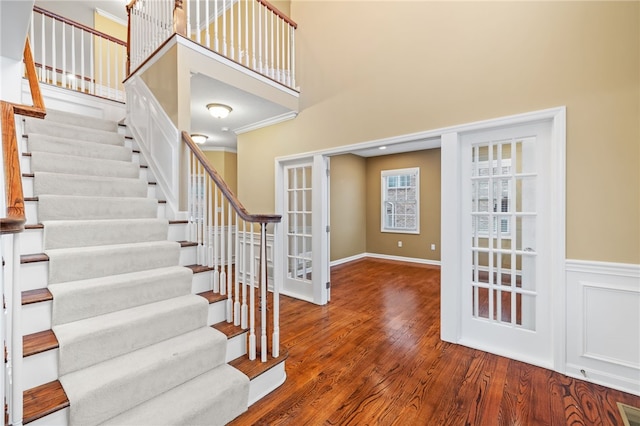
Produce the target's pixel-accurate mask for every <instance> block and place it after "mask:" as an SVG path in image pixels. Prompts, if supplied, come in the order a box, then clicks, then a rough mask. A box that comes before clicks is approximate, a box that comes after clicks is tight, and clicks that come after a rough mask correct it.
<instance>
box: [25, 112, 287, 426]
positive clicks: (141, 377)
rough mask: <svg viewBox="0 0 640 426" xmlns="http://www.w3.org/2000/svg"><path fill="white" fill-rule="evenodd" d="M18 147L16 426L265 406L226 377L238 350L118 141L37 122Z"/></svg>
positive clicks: (220, 309) (208, 420)
mask: <svg viewBox="0 0 640 426" xmlns="http://www.w3.org/2000/svg"><path fill="white" fill-rule="evenodd" d="M24 133H25V135H26V137H25V140H24V146H23V151H24V154H23V158H22V172H23V186H24V188H25V197H26V198H25V199H26V211H27V226H26V228H27V229H26V231H25V233H24V236H23V238H22V250H21V252H22V253H23V255H22V265H21V290H22V296H23V297H22V300H23V334H24V367H23V370H24V374H25V377H24V383H23V388H24V389H25V393H24V395H25V396H24V407H25V408H24V423H25V424H28V423H31V424H33V425H38V424H46V425H56V424H70V425H83V426H85V425H94V424H113V425H123V424H131V425H134V424H135V425H144V424H149V425H161V424H166V425H178V424H181V425H184V424H190V425H195V424H206V425H216V424H225V423H227V422H229V421H231V420H232V419H234V418H235V417H237V416H238V415H240V414H241V413H242V412H244V411H245V410H246V409H247V407H248V404H249V403H250V402H252V401H253V400H255V399H257V398H258V396H260V395H262V394H264V393H266V392H265V391H264V384H262V385H261V384H260V383H259V379H255V380H254V381H252V382H251V383H250V379H249V377H248V376H247V375H246V374H244V373H242V372H241V371H240V370H238V369H237V368H235V367H232V366H231V365H230V364H229V362H230V361H232V360H234V359H235V361H232V364H233V365H235V366H236V367H238V368H243V365H244V364H245V363H244V359H243V358H238V357H241V356H242V355H243V354H244V353H246V338H245V336H244V334H243V331H242V330H238V329H237V327H236V328H234V327H232V326H229V325H227V323H226V322H222V321H223V320H224V318H225V317H226V313H225V309H226V308H225V302H224V300H222V298H221V297H219V296H218V295H215V294H212V293H211V292H210V291H208V290H209V282H210V277H209V273H210V272H211V271H210V268H206V267H196V266H191V267H189V265H192V264H193V263H195V260H194V259H195V247H193V244H190V243H188V242H185V241H183V240H184V235H185V228H186V224H185V223H183V222H180V221H168V220H167V219H165V218H164V211H163V210H164V209H163V204H162V203H161V202H159V201H158V200H157V198H156V194H155V186H154V185H153V184H152V183H151V184H150V183H149V181H153V176H152V173H151V172H150V171H149V170H148V169H147V168H145V167H144V166H143V165H141V164H140V162H144V161H143V160H141V159H140V158H139V154H138V153H136V152H135V150H134V147H135V142H134V141H133V140H132V139H130V138H127V137H126V136H124V133H125V131H124V128H122V127H121V126H118V124H117V123H116V122H110V121H106V120H101V119H96V118H90V117H84V116H80V115H77V114H71V113H65V112H61V111H53V110H48V111H47V117H46V119H45V120H38V119H32V118H26V119H25V124H24ZM220 322H222V323H220ZM212 326H213V327H212ZM232 336H233V337H232ZM285 357H286V356H283V357H281V358H282V359H279V360H276V361H275V362H271V363H269V364H268V365H265V366H263V368H262V371H256V369H255V367H252V370H253V373H251V374H252V376H254V377H256V376H258V375H260V373H262V372H263V371H264V370H266V369H267V368H269V367H271V366H273V365H274V364H277V363H281V361H282V360H283V359H284V358H285ZM281 368H282V372H283V373H284V370H283V368H284V367H283V365H282V366H281ZM245 371H246V368H245ZM268 376H269V375H264V377H268ZM263 380H264V379H263ZM254 382H255V383H254ZM278 384H279V383H278ZM276 386H277V385H276ZM266 387H267V388H269V387H271V388H273V387H274V386H269V385H266ZM250 393H251V395H250Z"/></svg>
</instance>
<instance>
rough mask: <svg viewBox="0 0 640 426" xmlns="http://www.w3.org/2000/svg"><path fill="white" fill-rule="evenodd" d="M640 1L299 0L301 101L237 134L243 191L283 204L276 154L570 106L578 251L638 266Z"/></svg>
mask: <svg viewBox="0 0 640 426" xmlns="http://www.w3.org/2000/svg"><path fill="white" fill-rule="evenodd" d="M639 9H640V3H639V2H610V1H607V2H393V1H386V2H385V1H376V2H364V1H363V2H345V1H331V2H326V1H294V2H293V3H292V4H291V18H292V19H293V20H295V21H296V22H297V23H298V25H299V26H298V30H297V32H296V47H297V60H298V63H297V79H298V83H299V85H300V87H301V96H300V107H301V108H300V110H301V112H300V114H299V116H298V117H297V118H296V119H295V120H292V121H290V122H286V123H281V124H279V125H276V126H272V127H270V128H267V129H263V130H259V131H256V132H252V133H249V134H244V135H241V136H240V138H239V145H238V172H239V181H238V190H239V195H240V198H241V199H242V200H243V201H244V202H245V203H246V205H247V207H248V208H249V210H250V211H252V210H255V211H273V209H274V194H275V191H274V158H275V157H277V156H282V155H289V154H294V153H301V152H309V151H314V150H321V149H325V148H329V147H336V146H341V145H348V144H353V143H357V142H363V141H369V140H374V139H379V138H385V137H391V136H395V135H402V134H407V133H412V132H418V131H423V130H429V129H437V128H440V127H444V126H448V125H456V124H463V123H468V122H473V121H477V120H483V119H489V118H495V117H501V116H506V115H511V114H516V113H522V112H528V111H534V110H539V109H544V108H550V107H556V106H560V105H566V107H567V220H566V222H567V257H568V258H575V259H586V260H599V261H613V262H628V263H640V172H639V170H640V143H639V140H640V125H639V117H640V66H639V62H640V34H639V21H640V10H639ZM328 23H330V25H328ZM356 26H357V30H354V28H356Z"/></svg>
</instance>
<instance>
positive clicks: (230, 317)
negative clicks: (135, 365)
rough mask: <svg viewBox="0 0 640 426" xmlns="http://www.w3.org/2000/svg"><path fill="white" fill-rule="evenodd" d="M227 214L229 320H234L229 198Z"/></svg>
mask: <svg viewBox="0 0 640 426" xmlns="http://www.w3.org/2000/svg"><path fill="white" fill-rule="evenodd" d="M227 215H228V219H229V223H228V224H227V262H228V263H227V322H232V321H233V281H232V272H231V266H232V264H233V259H232V257H231V254H232V253H233V252H232V251H231V249H232V245H233V239H232V237H231V228H232V223H233V222H232V216H231V202H230V201H229V200H227Z"/></svg>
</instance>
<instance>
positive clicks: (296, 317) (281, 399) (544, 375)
mask: <svg viewBox="0 0 640 426" xmlns="http://www.w3.org/2000/svg"><path fill="white" fill-rule="evenodd" d="M331 281H332V301H331V302H330V304H329V305H327V306H316V305H312V304H309V303H306V302H302V301H298V300H294V299H291V298H287V297H283V300H282V305H281V320H282V321H281V339H282V345H283V346H284V347H286V348H287V350H288V351H289V358H288V360H287V364H286V371H287V381H286V382H285V383H284V384H283V385H282V386H281V387H280V388H278V389H277V390H276V391H274V392H273V393H271V394H270V395H268V396H267V397H266V398H264V399H262V400H261V401H258V402H257V403H256V404H254V405H253V406H251V407H250V408H249V410H248V412H246V413H245V414H243V415H242V416H240V417H239V418H237V419H236V420H235V421H234V422H233V423H231V424H232V425H235V426H239V425H242V426H244V425H296V426H297V425H403V426H405V425H509V426H512V425H622V424H623V423H622V420H621V418H620V414H619V412H618V408H617V406H616V402H618V401H620V402H623V403H626V404H629V405H632V406H636V407H638V406H640V398H639V397H636V396H633V395H630V394H626V393H623V392H618V391H614V390H611V389H608V388H605V387H602V386H598V385H593V384H590V383H587V382H584V381H581V380H576V379H572V378H568V377H566V376H563V375H561V374H558V373H555V372H552V371H549V370H545V369H542V368H538V367H534V366H531V365H528V364H525V363H522V362H517V361H512V360H509V359H507V358H502V357H499V356H495V355H491V354H488V353H485V352H481V351H477V350H473V349H469V348H466V347H463V346H458V345H452V344H449V343H445V342H442V341H441V340H440V271H439V269H438V268H434V267H429V266H421V265H414V264H402V263H396V262H388V261H380V260H373V259H363V260H359V261H356V262H352V263H350V264H345V265H340V266H338V267H334V268H333V269H332V273H331Z"/></svg>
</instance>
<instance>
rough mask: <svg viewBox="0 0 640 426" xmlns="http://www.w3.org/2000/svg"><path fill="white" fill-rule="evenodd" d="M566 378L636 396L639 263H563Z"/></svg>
mask: <svg viewBox="0 0 640 426" xmlns="http://www.w3.org/2000/svg"><path fill="white" fill-rule="evenodd" d="M566 273H567V364H566V373H567V374H568V375H569V376H573V377H578V378H582V379H585V380H588V381H590V382H594V383H599V384H602V385H605V386H608V387H611V388H615V389H619V390H622V391H625V392H629V393H632V394H635V395H640V265H629V264H616V263H604V262H588V261H579V260H567V262H566Z"/></svg>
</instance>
